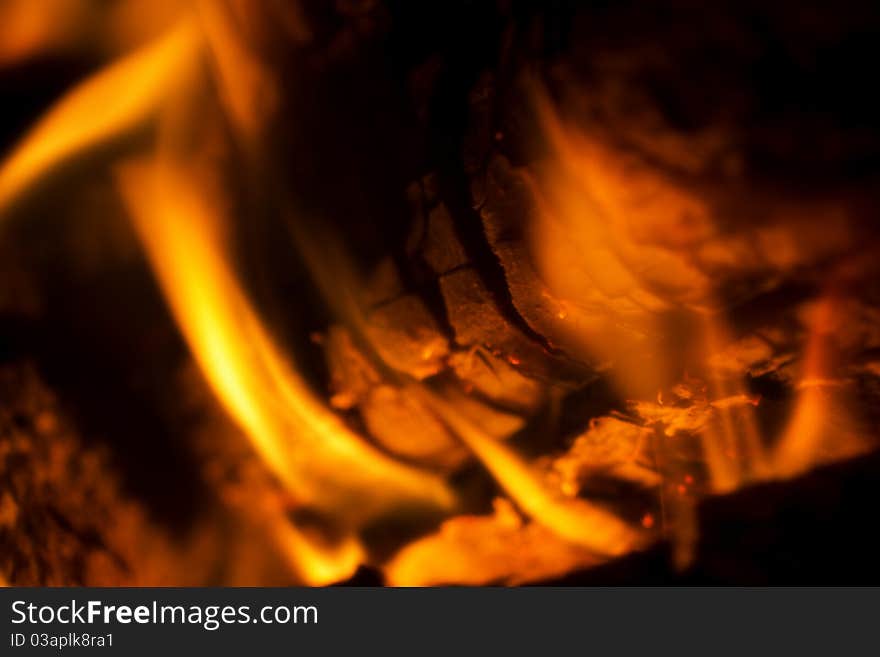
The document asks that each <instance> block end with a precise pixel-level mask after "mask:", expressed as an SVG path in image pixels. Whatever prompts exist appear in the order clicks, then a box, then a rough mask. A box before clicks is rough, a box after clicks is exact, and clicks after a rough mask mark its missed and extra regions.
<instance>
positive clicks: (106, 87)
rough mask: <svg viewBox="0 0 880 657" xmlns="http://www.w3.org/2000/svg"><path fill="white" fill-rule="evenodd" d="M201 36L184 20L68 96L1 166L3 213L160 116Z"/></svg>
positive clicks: (194, 54)
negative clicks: (59, 171)
mask: <svg viewBox="0 0 880 657" xmlns="http://www.w3.org/2000/svg"><path fill="white" fill-rule="evenodd" d="M200 43H201V36H200V34H199V31H198V30H197V29H196V25H195V24H194V23H193V22H192V21H190V20H183V21H181V22H180V24H179V25H178V26H177V27H176V28H175V29H173V30H171V31H170V32H169V33H168V34H167V35H166V36H164V37H162V38H160V39H159V40H157V41H156V42H155V43H153V44H151V45H150V46H147V47H146V48H144V49H142V50H140V51H137V52H136V53H134V54H132V55H130V56H128V57H126V58H124V59H123V60H121V61H119V62H117V63H115V64H113V65H111V66H109V67H107V68H106V69H104V70H103V71H101V72H99V73H98V74H96V75H94V76H93V77H91V78H89V79H88V80H87V81H85V82H84V83H82V84H81V85H79V86H78V87H77V88H75V89H74V90H73V91H71V92H70V93H68V94H67V95H66V96H65V97H64V98H63V99H62V100H61V101H60V102H59V103H58V104H57V105H56V106H55V107H54V108H53V109H52V110H51V111H50V112H49V113H48V114H47V115H46V116H45V117H44V118H43V119H42V120H41V121H40V122H39V123H38V124H37V125H36V127H34V128H33V130H31V132H30V134H29V135H27V136H26V137H25V139H24V140H23V141H22V143H21V144H20V145H19V146H18V147H17V148H16V150H15V151H14V152H13V154H12V155H11V156H10V157H9V158H8V159H7V160H6V162H5V163H4V164H3V166H2V168H0V211H3V210H5V209H6V208H8V207H9V206H10V204H12V203H13V202H14V201H15V200H16V199H17V197H19V195H20V194H21V193H22V192H24V191H25V190H28V189H29V188H31V187H33V186H34V185H35V184H36V183H37V182H38V181H39V180H40V179H41V178H44V177H45V176H47V175H48V174H50V173H51V172H52V171H53V170H54V169H56V168H58V167H59V166H60V165H62V164H65V163H66V162H68V161H70V160H71V159H72V158H75V157H77V156H82V155H83V154H85V153H88V152H89V151H90V150H91V149H93V148H95V147H96V146H98V145H99V144H107V143H108V142H112V141H113V140H115V139H119V138H122V137H125V136H128V135H131V134H132V133H133V132H134V131H135V130H136V129H137V128H138V127H139V126H141V125H143V124H145V123H146V122H147V120H148V119H150V118H151V117H155V115H156V112H157V111H158V110H159V108H160V106H161V104H162V102H163V101H164V99H165V98H166V97H167V96H168V93H169V90H170V89H173V88H174V87H175V85H177V84H179V83H180V81H181V79H182V76H183V74H185V73H186V72H187V71H189V69H190V67H191V65H192V62H193V61H194V60H195V59H196V56H197V52H198V49H199V47H200Z"/></svg>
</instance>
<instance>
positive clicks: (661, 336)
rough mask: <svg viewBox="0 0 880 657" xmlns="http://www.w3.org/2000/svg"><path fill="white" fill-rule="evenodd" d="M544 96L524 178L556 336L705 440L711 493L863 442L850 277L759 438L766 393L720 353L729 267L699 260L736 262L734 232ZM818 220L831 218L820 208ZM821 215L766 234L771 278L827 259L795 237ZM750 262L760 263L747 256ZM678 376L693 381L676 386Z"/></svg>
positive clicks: (850, 450)
mask: <svg viewBox="0 0 880 657" xmlns="http://www.w3.org/2000/svg"><path fill="white" fill-rule="evenodd" d="M537 105H538V108H539V115H540V116H541V119H542V125H543V127H544V130H545V132H546V135H547V138H548V141H549V143H550V145H551V147H552V155H551V156H550V158H549V161H548V162H547V163H546V164H545V165H544V167H543V168H542V169H540V173H539V175H538V176H537V177H531V178H529V182H530V186H531V189H532V192H533V195H534V197H535V200H536V204H537V208H538V219H537V221H536V223H535V225H534V226H533V228H532V232H531V246H532V252H533V254H534V258H535V262H536V265H537V270H538V273H539V275H540V276H541V278H542V280H543V281H545V282H546V285H547V290H546V291H545V296H546V297H548V298H549V299H551V302H555V303H558V304H564V305H565V307H566V309H567V312H566V316H567V317H568V318H569V321H568V322H566V323H564V324H560V325H559V328H558V333H556V334H555V335H553V336H552V337H553V338H554V340H555V341H556V342H557V343H558V344H561V345H564V347H565V348H567V349H570V350H571V351H572V353H577V354H579V355H580V356H581V357H583V358H587V359H591V360H593V361H594V362H598V363H600V364H601V365H602V366H604V367H606V368H607V371H608V374H609V376H610V377H611V379H612V380H613V381H614V383H615V385H616V387H617V388H618V390H619V391H620V392H621V394H623V395H626V396H627V397H629V398H630V399H632V402H631V403H632V407H633V409H634V411H635V412H636V414H637V415H639V416H640V417H641V418H642V420H643V421H645V422H647V423H648V424H649V425H653V426H658V427H660V428H662V429H663V433H664V435H665V436H666V437H667V440H672V439H673V438H674V437H675V436H677V435H691V436H697V437H698V438H699V442H700V445H701V449H702V458H703V461H704V464H705V468H706V471H707V475H708V480H709V484H710V490H711V491H712V492H715V493H724V492H729V491H732V490H735V489H737V488H740V487H742V486H743V485H745V484H747V483H748V482H753V481H761V480H769V479H780V478H786V477H791V476H794V475H797V474H801V473H803V472H805V471H807V470H809V469H810V468H812V467H814V466H815V465H817V464H819V463H824V462H828V461H829V460H833V459H835V458H842V457H843V456H845V455H852V454H855V453H858V452H859V451H861V450H864V449H866V448H867V446H868V444H869V443H868V441H867V440H866V436H865V431H864V428H862V429H859V428H858V426H859V425H858V422H857V421H856V420H855V419H854V418H853V417H852V416H851V414H850V409H849V408H848V405H847V404H846V403H845V401H844V397H843V395H845V392H846V385H847V384H846V381H845V380H841V379H840V378H839V377H838V376H836V375H835V373H834V371H835V367H838V368H839V367H840V366H841V365H842V362H841V361H840V357H839V356H835V338H834V332H835V329H836V328H837V327H839V326H840V324H841V322H845V321H846V320H845V314H844V313H843V312H842V307H843V305H845V304H844V302H843V301H842V298H841V295H843V297H845V296H846V292H845V289H846V288H845V286H843V285H841V284H837V285H831V286H830V288H832V289H829V290H828V291H826V292H824V293H822V294H821V296H820V297H819V299H818V300H817V301H815V303H814V305H813V306H812V307H810V308H809V312H808V313H806V315H807V317H806V318H805V319H804V320H803V324H804V328H805V334H806V337H805V338H804V340H803V342H802V353H801V354H800V356H798V357H796V359H795V362H798V363H799V368H798V370H799V374H797V376H798V377H799V379H800V382H799V383H797V384H796V386H795V387H796V389H797V398H796V400H795V401H794V403H793V405H792V411H791V412H790V417H789V420H788V422H787V425H786V426H785V428H784V429H783V430H782V431H781V433H780V434H779V435H777V436H766V435H762V433H761V431H760V429H759V428H758V422H757V415H756V413H757V409H758V408H759V407H760V399H759V398H757V397H754V396H753V395H749V394H748V393H747V390H746V381H745V378H744V376H743V374H744V371H743V369H736V370H733V371H731V370H730V369H729V368H726V367H724V366H722V365H721V361H720V360H719V358H720V356H721V354H722V353H723V352H724V351H725V349H727V348H729V347H730V345H731V344H732V343H733V342H734V340H733V339H732V338H731V331H730V330H729V328H728V326H729V324H730V323H731V322H730V321H729V319H728V318H727V317H725V309H724V304H723V302H722V301H721V299H722V298H723V292H722V285H723V284H724V283H725V280H724V276H725V275H730V274H729V273H718V274H716V275H715V276H714V277H713V276H712V275H711V274H710V273H709V272H710V271H711V267H708V266H707V265H706V261H705V260H704V259H703V256H702V254H705V253H711V254H712V256H711V260H712V261H713V262H725V263H726V262H737V261H738V260H737V257H738V256H737V253H736V250H737V248H738V246H737V241H736V239H735V237H734V236H731V235H727V234H725V232H724V231H723V230H722V228H721V226H720V225H719V224H718V223H717V220H716V219H715V218H714V217H713V212H712V210H711V209H710V206H709V205H708V204H707V202H706V201H705V200H704V199H703V198H702V197H701V196H699V195H697V194H696V193H694V192H693V191H690V190H688V189H686V188H685V187H683V186H682V185H680V184H678V183H677V182H675V181H674V180H673V179H672V178H671V177H669V176H667V174H665V173H663V171H662V170H660V169H658V168H652V167H651V166H648V165H646V164H644V163H643V162H641V161H639V160H638V159H637V158H636V157H634V156H631V155H628V154H625V153H624V152H621V151H618V150H615V149H612V148H609V147H608V146H607V145H606V143H605V142H604V141H603V140H602V139H601V137H597V136H596V135H595V134H591V133H589V131H585V130H583V129H580V128H578V127H575V126H574V125H572V124H569V123H566V122H565V121H564V120H563V119H562V118H561V117H560V114H559V113H558V111H557V110H556V109H555V108H554V107H553V105H552V103H551V102H550V101H549V100H548V99H547V97H546V96H545V95H544V94H543V93H542V92H538V93H537ZM819 217H820V219H819V220H823V219H825V220H827V217H826V216H825V215H823V213H822V212H821V211H820V212H819ZM815 220H816V219H815V218H813V217H811V216H810V215H805V216H803V217H800V218H797V219H790V220H788V223H782V224H776V225H773V226H770V227H767V228H766V229H760V230H759V231H758V233H757V234H756V235H755V240H756V243H758V242H760V241H761V240H763V241H764V242H765V244H769V245H772V246H770V247H769V248H768V251H767V252H766V258H767V260H768V261H769V262H768V264H767V265H766V266H767V267H771V268H775V269H776V271H775V272H773V273H772V274H766V273H765V275H768V276H775V277H781V276H784V275H786V274H788V273H789V272H793V271H794V270H795V267H796V266H797V265H800V264H801V263H803V262H805V261H807V260H809V259H810V258H817V259H818V258H819V257H827V254H824V253H822V251H823V250H824V246H823V245H819V244H817V243H815V242H810V241H809V238H807V239H803V240H801V239H800V238H798V237H795V235H797V233H798V230H799V228H800V227H801V226H802V225H805V226H810V225H811V223H812V222H813V221H815ZM832 225H833V226H834V228H836V229H837V230H836V233H835V235H836V236H835V237H833V238H831V239H830V240H829V241H830V242H834V241H835V240H839V239H841V238H840V235H843V236H844V238H843V239H846V237H845V236H846V235H848V234H850V232H849V229H848V228H847V225H846V223H845V222H843V221H841V219H840V218H839V217H835V219H834V220H833V224H832ZM805 232H806V233H809V229H806V231H805ZM771 236H772V238H771ZM844 244H845V242H844ZM845 251H846V250H845V248H842V249H841V252H844V253H845ZM725 253H726V255H721V254H725ZM819 253H822V256H819V255H818V254H819ZM839 257H840V256H838V258H839ZM842 262H844V263H847V266H844V267H843V269H844V270H845V271H847V272H849V273H850V274H852V272H853V271H854V270H859V271H862V272H864V265H859V264H858V263H856V264H855V265H852V263H849V262H848V261H847V260H845V259H844V260H842ZM795 263H797V264H795ZM742 266H743V270H748V268H749V267H750V266H755V267H757V266H758V265H757V264H756V263H750V262H749V260H748V259H744V260H742ZM860 267H861V268H860ZM725 269H726V268H725ZM722 271H724V269H722ZM741 273H742V272H736V271H735V272H734V274H736V275H739V274H741ZM670 317H675V323H670V319H669V318H670ZM673 344H678V345H679V346H677V347H673V348H670V345H673ZM777 366H779V365H777ZM688 372H691V373H696V374H698V375H699V378H697V379H696V381H698V382H699V383H698V388H697V389H693V388H692V387H689V385H688V384H687V379H688V377H689V374H688ZM682 376H683V377H684V379H685V384H684V386H683V385H682V383H676V380H678V381H681V378H680V377H682ZM658 389H659V390H660V392H659V393H656V392H655V394H654V397H655V399H654V401H652V400H651V391H652V390H653V391H656V390H658ZM670 389H671V390H672V392H673V394H675V395H676V397H677V402H678V403H677V404H672V405H670V404H669V403H668V400H667V396H668V395H667V394H664V390H670ZM664 402H666V403H664ZM667 474H670V473H667ZM692 482H693V477H692V476H691V475H687V476H686V478H685V483H680V484H676V485H675V486H674V491H675V492H676V493H678V494H679V495H681V496H684V495H686V494H688V493H689V489H690V485H691V483H692ZM685 515H687V514H685ZM646 517H649V516H646ZM649 522H653V520H651V521H649ZM680 523H681V525H682V526H681V527H679V531H684V532H685V533H686V534H688V535H689V537H690V538H688V539H683V540H686V541H687V540H693V535H694V533H695V532H696V528H694V527H692V528H691V529H690V530H687V529H684V527H686V526H687V524H688V523H687V521H686V520H685V521H681V520H680ZM686 551H687V549H686V548H685V552H686ZM686 560H687V556H685V557H684V558H683V561H686Z"/></svg>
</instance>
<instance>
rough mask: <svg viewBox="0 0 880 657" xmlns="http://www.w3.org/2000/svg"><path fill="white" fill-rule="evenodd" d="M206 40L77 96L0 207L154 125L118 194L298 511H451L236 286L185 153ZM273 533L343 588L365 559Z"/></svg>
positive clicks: (192, 39)
mask: <svg viewBox="0 0 880 657" xmlns="http://www.w3.org/2000/svg"><path fill="white" fill-rule="evenodd" d="M204 43H205V38H204V34H203V32H202V30H201V27H200V25H199V23H198V22H196V21H194V20H193V19H187V20H185V21H182V22H181V23H180V24H179V25H178V26H177V27H176V28H175V29H173V30H172V31H171V32H170V33H169V34H167V35H166V36H164V37H163V38H161V39H160V40H158V42H156V43H155V44H152V45H150V46H148V47H146V48H145V49H143V50H142V51H139V52H136V53H134V54H132V55H131V56H129V57H127V58H125V59H124V60H123V61H121V62H119V63H116V64H113V65H111V66H110V67H109V68H107V69H106V70H104V71H101V72H99V73H98V74H96V75H95V76H94V77H92V78H91V79H88V80H86V81H85V82H84V83H82V84H81V85H80V86H78V87H77V88H75V89H74V90H73V91H71V92H70V93H69V94H68V95H67V96H66V97H65V98H64V99H62V100H61V101H60V102H59V103H58V105H57V106H56V107H55V109H53V110H52V111H51V112H50V113H49V115H48V116H47V117H46V118H45V119H43V121H41V122H40V124H39V125H37V127H36V128H35V129H34V130H33V131H32V132H31V133H30V135H28V136H27V137H26V138H25V139H24V140H23V141H22V143H21V144H20V145H19V147H18V148H17V149H16V150H15V151H14V152H13V154H12V155H11V157H10V158H9V159H8V160H7V161H6V162H5V163H4V165H3V167H2V169H0V209H2V210H4V212H3V214H6V211H7V210H8V209H9V207H10V206H11V205H12V204H13V203H14V202H15V201H16V200H18V199H19V198H20V196H21V195H22V193H23V192H25V191H29V190H30V189H31V188H32V187H33V186H34V184H35V183H36V182H42V180H43V179H45V178H46V177H48V176H49V175H51V173H52V172H53V171H55V170H56V169H58V168H59V167H60V166H61V165H62V164H65V163H67V162H69V161H71V160H73V159H75V158H76V157H79V156H81V155H82V154H83V153H86V152H91V151H93V150H94V149H96V148H97V147H99V146H104V145H106V144H108V143H112V142H114V141H116V140H119V139H124V138H127V137H129V136H130V135H131V133H132V132H133V131H136V130H137V128H138V127H139V126H141V125H143V124H144V123H145V122H147V121H151V122H153V123H154V124H155V123H158V124H159V126H160V130H159V136H158V143H157V146H156V151H155V153H154V154H153V155H148V156H145V157H141V158H139V159H136V160H131V161H128V162H126V163H125V164H122V165H119V166H117V167H116V177H117V180H118V183H119V188H120V191H121V193H122V196H123V198H124V200H125V201H126V202H127V204H128V206H129V208H130V212H131V216H132V219H133V222H134V226H135V228H136V232H137V234H138V236H139V237H140V239H141V241H142V243H143V246H144V248H145V251H146V254H147V256H148V259H149V262H150V263H151V265H152V267H153V269H154V271H155V273H156V276H157V278H158V280H159V283H160V285H161V288H162V290H163V292H164V293H165V296H166V298H167V300H168V303H169V306H170V307H171V310H172V313H173V315H174V318H175V320H176V321H177V322H178V324H179V326H180V329H181V331H182V333H183V335H184V337H185V338H186V340H187V342H188V344H189V346H190V349H191V351H192V353H193V356H194V357H195V359H196V361H197V362H198V363H199V365H200V366H201V368H202V371H203V373H204V375H205V377H206V378H207V380H208V382H209V383H210V385H211V387H212V388H213V390H214V392H215V393H216V394H217V396H218V398H219V399H220V400H221V401H222V402H223V404H224V406H225V407H226V409H227V411H228V412H229V414H230V415H231V416H232V417H233V418H234V419H235V420H236V421H237V422H238V423H239V425H240V426H241V427H242V428H243V429H244V430H245V432H246V433H247V435H248V436H249V437H250V438H251V440H252V442H253V444H254V447H255V448H256V449H257V451H258V452H259V453H260V454H261V455H262V457H263V458H264V460H265V462H266V463H267V465H268V466H269V467H270V468H271V470H272V471H273V472H274V473H275V474H276V475H277V477H278V478H279V480H280V481H282V482H283V484H284V485H285V486H286V488H287V489H288V490H289V491H290V493H291V496H292V498H293V500H294V503H295V505H296V506H301V507H308V508H316V509H320V510H323V511H326V512H327V513H330V514H332V517H333V519H334V521H335V522H337V523H339V524H340V525H341V526H342V527H343V528H348V530H349V531H351V530H353V529H355V528H357V527H359V526H361V525H363V524H364V523H367V522H369V521H370V520H372V519H373V518H375V517H376V516H377V515H380V514H384V513H388V512H393V511H394V510H395V509H398V508H401V507H407V506H410V507H412V506H418V507H422V508H426V507H427V508H431V509H435V510H436V509H449V508H450V507H451V506H452V505H453V503H454V499H453V495H452V493H451V492H450V491H449V489H448V488H447V486H446V484H445V483H444V482H443V481H442V480H441V479H439V478H437V477H436V476H434V475H431V474H427V473H425V472H422V471H420V470H418V469H415V468H412V467H410V466H406V465H403V464H400V463H398V462H396V461H394V460H392V459H391V458H389V457H387V456H385V455H384V454H382V453H380V452H379V451H377V450H376V449H375V448H373V447H371V446H370V445H369V444H367V443H366V442H365V441H364V440H363V439H362V438H361V437H360V436H358V435H356V434H355V433H354V432H352V431H351V430H350V429H349V428H348V427H347V426H346V425H345V424H344V423H343V422H342V420H341V419H340V418H338V417H337V416H336V415H335V414H334V413H333V412H331V411H330V410H329V409H328V408H327V407H326V406H325V405H324V404H323V403H321V402H320V401H319V400H318V399H317V398H316V397H315V396H314V394H313V393H312V391H311V390H310V389H309V387H308V385H307V384H306V382H305V381H303V380H302V378H301V377H300V376H299V375H298V373H297V372H296V369H295V368H294V367H293V366H292V365H291V363H290V362H289V360H288V357H287V356H286V355H285V354H284V353H283V352H282V350H281V349H279V347H278V346H277V345H276V344H275V342H274V340H273V338H272V336H271V333H270V331H269V330H268V329H267V327H266V326H265V325H264V323H263V321H262V319H261V318H260V315H259V313H258V312H257V310H256V309H255V307H254V305H253V303H252V302H251V300H250V299H249V297H248V295H247V293H246V291H245V289H244V288H243V286H242V284H241V283H240V281H239V279H238V276H237V274H236V272H235V271H234V268H233V266H232V264H231V263H232V258H231V255H230V253H229V250H228V245H227V243H226V236H227V234H228V228H229V225H228V220H229V217H228V216H226V215H225V214H224V209H223V202H222V200H221V199H223V198H224V195H223V193H222V190H221V189H219V188H218V187H217V186H216V185H213V183H214V182H215V181H213V180H209V178H210V176H207V177H203V178H200V177H199V174H198V173H196V172H197V171H199V172H200V171H201V170H202V169H203V168H204V167H203V166H201V165H204V164H205V160H206V159H208V160H209V157H208V158H205V157H204V156H205V155H208V156H210V155H211V150H210V147H207V148H202V147H205V146H207V143H208V142H207V141H206V142H204V143H200V144H199V145H198V146H197V147H192V145H191V141H192V134H198V133H199V130H198V129H197V128H196V127H195V126H199V125H200V120H201V119H202V117H200V116H197V115H195V114H193V113H192V109H193V107H199V108H203V106H202V105H200V103H201V102H202V101H203V100H204V96H205V92H203V91H199V86H198V84H199V75H200V69H199V67H198V66H197V63H198V61H199V53H200V52H201V51H202V49H203V47H204ZM133 80H136V81H137V84H132V81H133ZM207 166H208V167H210V161H208V164H207ZM276 530H277V536H278V538H279V540H280V541H282V542H283V543H284V544H285V545H286V546H287V547H288V548H289V550H290V551H291V553H292V554H293V555H294V559H295V561H296V562H297V563H298V564H299V568H298V569H299V570H304V571H306V574H307V581H309V582H313V583H314V582H319V583H323V582H326V581H332V580H335V579H340V578H341V577H344V576H346V575H347V574H350V572H351V571H353V569H354V567H356V565H357V563H359V562H360V561H362V559H363V551H362V549H361V548H360V546H359V545H358V543H357V542H356V541H355V540H354V539H352V537H351V535H350V534H349V535H348V538H345V539H344V540H343V541H342V543H341V544H340V545H339V546H337V547H336V548H334V549H327V550H322V549H319V548H317V547H315V545H314V544H313V543H312V542H310V541H309V540H308V539H307V538H306V537H305V535H304V534H302V533H300V532H299V531H298V530H297V529H296V528H295V527H294V526H292V525H290V526H286V525H284V523H281V526H279V527H276Z"/></svg>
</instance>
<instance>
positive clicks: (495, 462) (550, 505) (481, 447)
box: [411, 387, 641, 556]
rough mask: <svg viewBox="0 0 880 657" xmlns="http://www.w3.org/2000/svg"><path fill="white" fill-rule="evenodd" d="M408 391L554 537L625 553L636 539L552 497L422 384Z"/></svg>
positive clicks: (603, 516)
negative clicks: (423, 403) (440, 419)
mask: <svg viewBox="0 0 880 657" xmlns="http://www.w3.org/2000/svg"><path fill="white" fill-rule="evenodd" d="M411 390H412V394H414V395H416V396H419V397H421V398H422V399H424V400H425V403H426V405H429V406H430V407H432V408H434V410H435V411H436V412H437V413H438V415H439V416H440V417H442V419H443V421H444V422H446V423H447V424H448V425H449V426H450V428H451V429H452V430H453V431H454V432H455V434H456V435H457V436H458V437H459V438H460V439H461V440H462V441H463V442H464V443H465V444H466V445H467V446H468V447H469V448H470V449H471V450H472V451H473V452H474V454H475V455H476V456H477V458H479V459H480V461H481V462H482V463H483V464H484V465H485V466H486V468H487V469H488V470H489V472H491V473H492V476H493V477H495V479H496V480H497V481H498V483H500V484H501V486H502V487H504V489H505V490H506V491H507V492H508V494H509V495H510V496H511V498H512V499H513V500H514V501H515V502H516V503H517V504H518V505H519V506H520V508H521V509H522V510H523V511H524V512H525V513H527V514H528V515H529V516H531V517H532V518H533V519H534V520H535V521H536V522H538V523H539V524H541V525H543V526H545V527H547V528H548V529H550V530H551V531H552V532H554V533H555V534H557V535H558V536H560V537H562V538H564V539H566V540H568V541H571V542H572V543H574V544H576V545H580V546H582V547H585V548H588V549H589V550H592V551H594V552H596V553H597V554H601V555H606V556H614V555H620V554H623V553H626V552H628V551H630V550H632V549H633V548H635V547H636V546H637V545H639V543H640V542H641V539H640V537H639V535H638V533H637V532H636V531H634V530H633V529H632V528H631V527H630V526H629V525H628V524H627V523H626V522H624V521H623V520H621V519H620V518H618V517H617V516H615V515H614V514H612V513H609V512H607V511H605V510H603V509H601V508H599V507H597V506H595V505H593V504H590V503H588V502H586V501H584V500H581V499H577V498H566V497H564V496H562V495H555V494H554V493H553V492H551V491H550V490H549V489H548V487H547V486H545V485H544V484H542V482H541V481H540V479H539V478H538V476H537V474H536V473H535V472H534V471H533V470H532V469H531V468H530V467H529V466H528V465H527V464H526V463H524V462H523V461H522V459H520V458H519V457H518V456H517V455H516V454H515V453H514V452H513V451H512V450H511V449H510V448H509V447H507V446H506V445H504V444H503V443H501V442H499V441H498V440H496V439H495V438H493V437H491V436H488V435H486V434H485V433H484V432H482V431H481V430H479V429H478V428H477V427H475V426H474V425H473V424H472V423H471V422H470V421H468V420H467V419H466V418H465V417H463V416H462V415H461V413H460V412H459V411H458V409H456V408H455V407H454V406H453V405H451V404H449V403H448V402H446V401H445V400H443V399H442V398H441V397H439V396H438V395H436V394H434V393H432V392H431V391H429V390H427V389H425V388H416V387H413V388H412V389H411Z"/></svg>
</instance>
